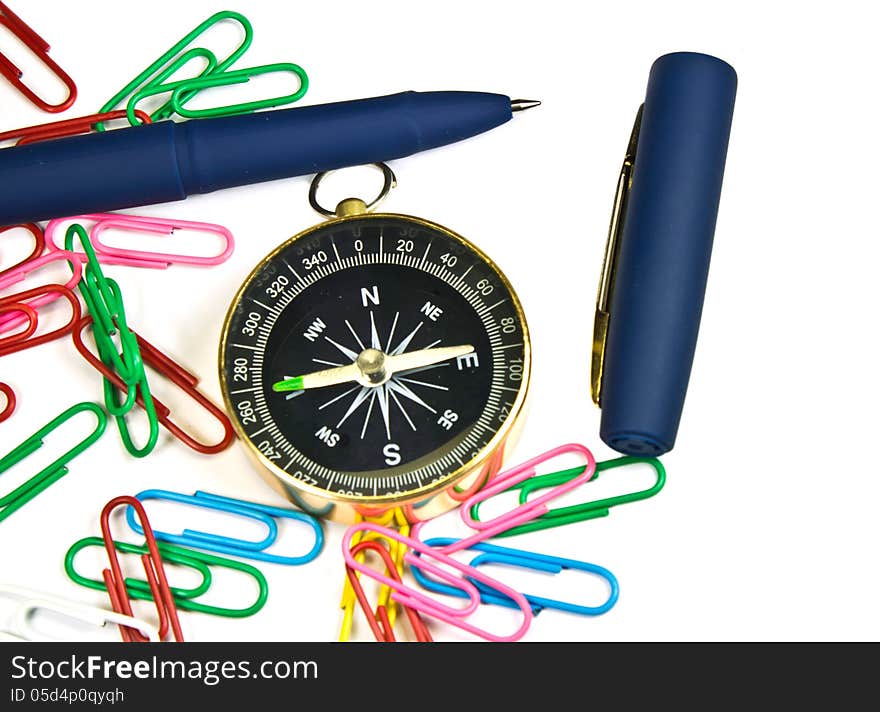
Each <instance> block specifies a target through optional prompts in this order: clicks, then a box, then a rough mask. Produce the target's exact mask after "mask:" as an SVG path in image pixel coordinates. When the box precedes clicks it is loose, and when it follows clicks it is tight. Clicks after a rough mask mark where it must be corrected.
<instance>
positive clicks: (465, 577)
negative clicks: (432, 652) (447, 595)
mask: <svg viewBox="0 0 880 712" xmlns="http://www.w3.org/2000/svg"><path fill="white" fill-rule="evenodd" d="M368 531H372V532H376V533H378V534H381V535H382V536H383V537H384V538H386V539H391V540H394V541H397V542H400V543H401V544H403V545H404V546H406V547H407V548H408V549H412V550H413V552H419V553H421V554H422V556H421V557H420V556H417V555H415V554H414V553H412V552H408V553H407V554H406V555H405V556H404V561H405V562H406V563H407V564H409V565H410V567H412V568H421V569H423V570H424V571H426V572H427V573H429V574H430V575H431V576H436V577H437V578H439V579H440V580H442V581H445V582H447V583H449V584H451V585H453V586H455V587H456V588H460V589H461V590H463V591H464V593H465V597H466V598H467V599H468V603H467V604H466V605H465V606H464V607H463V608H454V607H450V606H447V605H446V604H443V603H439V602H438V601H436V600H434V599H432V598H431V597H430V596H426V595H425V594H423V593H421V592H420V591H418V590H416V589H414V588H412V587H410V586H407V585H405V584H403V583H401V582H399V581H397V580H395V579H394V578H391V577H390V576H386V575H385V574H383V573H380V572H379V571H376V570H375V569H373V568H371V567H369V566H366V565H365V564H363V563H362V562H360V561H358V560H357V558H356V557H355V556H354V555H353V554H352V553H351V547H352V545H351V539H352V537H353V536H354V535H355V534H356V533H357V532H368ZM342 555H343V556H344V557H345V563H346V564H347V565H349V566H350V567H351V568H353V569H355V570H356V571H359V572H360V573H362V574H364V575H365V576H368V577H369V578H372V579H375V580H376V581H379V583H382V584H385V585H387V586H390V587H391V588H392V589H393V591H394V593H392V594H391V597H392V599H393V600H395V601H397V602H398V603H400V604H403V605H405V606H408V607H409V608H411V609H413V610H416V611H418V612H420V613H422V614H424V615H428V616H431V617H433V618H437V619H439V620H442V621H445V622H446V623H449V624H450V625H453V626H456V627H457V628H461V629H462V630H465V631H467V632H469V633H472V634H473V635H477V636H479V637H481V638H484V639H486V640H492V641H495V642H514V641H516V640H519V639H520V638H522V637H523V636H524V635H525V634H526V631H528V629H529V625H530V624H531V622H532V609H531V606H530V605H529V602H528V601H526V599H525V598H524V597H523V595H522V594H521V593H519V592H517V591H514V590H513V589H512V588H510V587H509V586H506V585H505V584H503V583H500V582H499V581H496V580H495V579H493V578H490V577H489V576H487V575H486V574H484V573H482V572H481V571H478V570H477V569H475V568H473V567H471V566H467V565H466V564H463V563H461V562H460V561H456V560H455V559H453V558H451V557H449V556H447V555H446V554H444V553H443V552H442V551H440V550H438V549H434V548H432V547H430V546H426V545H425V544H424V543H422V542H420V541H418V540H417V539H411V538H409V537H406V536H403V535H402V534H400V533H399V532H396V531H394V530H393V529H388V528H387V527H383V526H380V525H378V524H372V523H370V522H361V523H359V524H355V525H353V526H351V527H349V528H348V529H347V530H346V532H345V534H344V535H343V537H342ZM425 557H430V558H432V559H434V560H435V561H437V562H438V563H440V564H443V565H444V566H446V567H448V568H451V569H454V570H455V571H457V572H459V573H460V574H461V577H459V576H456V575H455V574H452V573H450V572H449V571H448V570H446V569H443V568H440V567H439V566H438V565H436V564H434V563H431V562H429V561H426V560H425ZM474 579H475V580H477V581H482V582H483V583H485V584H486V585H487V586H489V587H490V588H492V589H494V590H496V591H498V592H499V593H501V594H503V595H505V596H508V597H509V598H511V599H512V600H513V601H514V603H516V605H517V607H518V608H519V609H520V611H522V614H523V620H522V622H521V623H520V625H519V627H518V628H517V629H516V630H515V631H514V632H513V633H510V634H508V635H497V634H496V633H493V632H491V631H487V630H483V629H482V628H478V627H477V626H475V625H473V624H472V623H470V622H468V620H467V617H468V616H470V615H471V614H472V613H473V612H474V611H476V610H477V608H478V607H479V605H480V591H479V589H477V588H476V586H475V585H474V584H473V580H474Z"/></svg>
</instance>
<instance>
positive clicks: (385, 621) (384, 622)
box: [345, 541, 434, 643]
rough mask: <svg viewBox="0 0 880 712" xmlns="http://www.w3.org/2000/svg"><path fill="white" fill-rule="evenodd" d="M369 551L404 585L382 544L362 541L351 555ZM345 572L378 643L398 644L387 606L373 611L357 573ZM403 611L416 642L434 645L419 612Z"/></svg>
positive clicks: (405, 607) (381, 605)
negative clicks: (375, 554)
mask: <svg viewBox="0 0 880 712" xmlns="http://www.w3.org/2000/svg"><path fill="white" fill-rule="evenodd" d="M368 549H369V550H370V551H373V552H375V553H377V554H378V555H379V557H380V558H381V559H382V561H383V562H384V563H385V573H386V574H387V575H388V576H391V577H392V578H394V579H395V580H396V581H399V582H400V583H403V579H402V578H401V576H400V573H399V572H398V570H397V565H396V563H395V561H394V559H393V558H392V557H391V554H390V553H389V552H388V549H386V548H385V547H384V546H382V544H380V543H378V542H376V541H362V542H360V543H359V544H355V545H354V546H353V547H352V550H351V554H352V556H354V557H357V556H358V555H359V554H361V553H362V552H364V551H366V550H368ZM345 572H346V575H347V578H348V582H349V585H351V587H352V589H353V591H354V594H355V596H356V597H357V601H358V603H359V604H360V606H361V609H362V610H363V612H364V615H365V616H366V618H367V622H368V623H369V625H370V630H372V631H373V635H374V636H375V638H376V641H377V642H379V643H394V642H397V638H396V637H395V636H394V626H393V624H392V622H391V620H390V619H389V618H388V610H387V608H386V606H385V605H383V604H382V603H379V604H378V605H377V606H376V610H375V611H373V610H372V607H371V606H370V602H369V601H368V600H367V594H366V593H364V588H363V586H362V585H361V582H360V579H359V578H358V575H357V573H356V572H355V571H354V569H352V568H351V567H350V566H348V565H346V567H345ZM403 609H404V611H405V612H406V616H407V618H409V622H410V625H411V626H412V629H413V633H415V636H416V640H417V641H418V642H420V643H433V642H434V639H433V638H432V637H431V632H430V631H429V630H428V628H427V626H426V625H425V622H424V621H423V620H422V617H421V616H420V615H419V614H418V612H417V611H414V610H412V609H411V608H409V607H408V606H404V607H403Z"/></svg>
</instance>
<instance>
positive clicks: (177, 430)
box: [73, 316, 235, 455]
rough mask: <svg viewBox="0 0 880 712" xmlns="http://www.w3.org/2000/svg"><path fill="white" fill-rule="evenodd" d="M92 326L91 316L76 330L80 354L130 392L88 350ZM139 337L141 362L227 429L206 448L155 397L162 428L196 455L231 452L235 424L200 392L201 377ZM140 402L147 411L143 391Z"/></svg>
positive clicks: (154, 401)
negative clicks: (87, 331)
mask: <svg viewBox="0 0 880 712" xmlns="http://www.w3.org/2000/svg"><path fill="white" fill-rule="evenodd" d="M91 323H92V317H90V316H87V317H85V318H84V319H82V320H80V322H79V324H78V325H77V327H76V328H75V329H74V330H73V343H74V345H75V346H76V349H77V351H79V352H80V354H82V356H83V358H84V359H85V360H86V361H88V362H89V363H90V364H91V365H92V367H93V368H94V369H95V370H96V371H98V372H99V373H100V374H101V375H102V376H104V378H106V379H107V380H108V381H110V382H111V383H112V384H113V385H114V386H116V387H117V388H119V389H120V390H121V391H123V392H124V391H126V390H127V389H126V385H125V384H124V383H123V381H122V379H121V378H119V376H118V375H117V374H116V373H114V372H113V371H111V370H110V369H108V368H107V367H106V366H105V365H104V364H103V363H101V360H100V359H99V358H98V357H97V356H95V354H93V353H92V352H91V351H89V349H88V348H86V345H85V342H84V341H83V338H82V332H83V331H84V330H85V328H86V327H87V326H89V325H90V324H91ZM135 336H136V337H137V341H138V346H140V351H141V358H143V361H144V365H146V366H149V367H150V368H152V369H153V370H154V371H156V372H157V373H159V374H161V375H163V376H164V377H165V378H167V379H168V380H169V381H171V383H173V384H174V385H176V386H177V387H178V388H179V389H180V390H181V391H183V392H184V393H186V394H187V395H188V396H189V397H190V398H192V399H193V400H194V401H195V402H196V403H198V404H199V405H200V406H202V408H204V409H205V410H206V411H208V413H210V414H211V415H212V416H213V417H214V418H215V419H216V420H217V422H218V423H220V425H222V426H223V439H222V440H220V442H218V443H215V444H213V445H206V444H205V443H202V442H200V441H198V440H196V439H195V438H194V437H193V436H192V435H190V434H189V433H187V432H186V431H184V430H183V429H182V428H181V427H180V426H178V425H177V424H175V423H174V422H173V421H172V420H171V409H170V408H169V407H168V406H166V405H165V404H164V403H162V402H161V401H160V400H159V399H158V398H156V397H155V395H154V396H153V405H154V406H155V408H156V415H157V416H158V419H159V422H160V423H161V424H162V426H163V427H164V428H165V429H166V430H168V432H170V433H171V434H172V435H173V436H174V437H176V438H177V439H178V440H180V442H182V443H183V444H184V445H187V446H188V447H190V448H192V449H193V450H195V451H196V452H200V453H202V454H203V455H216V454H217V453H218V452H222V451H223V450H225V449H226V448H228V447H229V446H230V445H231V444H232V441H233V440H234V439H235V433H234V431H233V430H232V423H230V422H229V418H228V417H227V416H226V413H224V412H223V411H222V410H221V409H220V408H218V407H217V406H216V405H214V404H213V403H212V402H211V401H210V400H209V399H208V398H207V396H205V395H204V394H202V393H201V392H200V391H199V390H198V388H197V386H198V384H199V379H198V377H196V376H194V375H193V374H191V373H190V372H189V371H187V370H185V369H184V368H183V367H182V366H181V365H180V364H178V363H177V362H175V361H174V360H172V359H171V358H169V357H168V356H166V355H165V354H164V353H162V352H161V351H159V349H157V348H156V347H155V346H153V345H152V344H151V343H150V342H149V341H147V340H146V339H144V338H143V337H142V336H140V335H138V334H137V333H135ZM136 402H137V404H138V405H139V406H140V407H141V408H143V407H144V403H143V399H142V397H141V395H140V391H139V392H138V396H137V398H136Z"/></svg>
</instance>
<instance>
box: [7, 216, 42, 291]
mask: <svg viewBox="0 0 880 712" xmlns="http://www.w3.org/2000/svg"><path fill="white" fill-rule="evenodd" d="M16 228H23V229H25V230H27V231H28V232H30V233H31V235H33V237H34V251H33V252H31V253H30V254H29V255H28V256H27V257H25V258H24V259H23V260H22V261H21V262H16V263H15V264H14V265H12V266H11V267H4V268H2V269H0V278H2V277H3V275H5V274H6V273H7V272H12V271H13V270H16V269H18V268H19V267H23V266H24V265H26V264H27V263H28V262H30V261H31V260H35V259H37V257H39V256H40V255H42V254H43V250H44V249H46V238H45V237H44V235H43V230H42V228H40V226H39V225H35V224H34V223H23V224H21V225H10V226H9V227H0V235H3V234H4V233H6V232H9V231H10V230H15V229H16Z"/></svg>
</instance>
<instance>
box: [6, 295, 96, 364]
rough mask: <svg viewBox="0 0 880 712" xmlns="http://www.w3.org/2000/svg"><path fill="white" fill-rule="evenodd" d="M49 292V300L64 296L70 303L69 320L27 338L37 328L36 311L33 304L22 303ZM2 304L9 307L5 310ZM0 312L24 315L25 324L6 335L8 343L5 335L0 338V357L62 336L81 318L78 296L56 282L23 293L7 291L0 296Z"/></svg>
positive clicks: (71, 329)
mask: <svg viewBox="0 0 880 712" xmlns="http://www.w3.org/2000/svg"><path fill="white" fill-rule="evenodd" d="M50 294H51V295H53V296H52V299H57V298H58V297H64V298H65V299H66V300H67V301H68V302H69V303H70V321H68V322H67V323H66V324H65V325H64V326H62V327H59V328H58V329H55V330H54V331H49V332H47V333H45V334H40V335H39V336H34V337H33V338H31V336H32V335H33V333H34V332H35V331H36V329H37V314H36V310H35V309H34V306H35V305H34V304H33V303H30V304H28V303H25V302H26V301H27V300H29V299H33V298H34V297H36V298H40V297H43V296H48V295H50ZM5 307H12V308H10V309H7V308H5ZM2 312H20V313H22V314H24V315H25V316H26V317H27V320H28V322H29V323H28V327H27V329H25V331H23V332H19V333H17V334H14V335H13V336H11V337H7V338H8V340H9V342H7V338H4V339H3V340H0V356H6V355H8V354H14V353H15V352H17V351H24V350H25V349H30V348H33V347H34V346H39V345H40V344H45V343H47V342H49V341H53V340H54V339H58V338H60V337H62V336H66V335H67V334H70V333H71V332H73V330H74V327H75V326H76V324H77V322H79V320H80V318H81V317H82V309H81V307H80V305H79V298H78V297H77V296H76V294H74V293H73V292H71V291H70V290H69V289H68V288H67V287H62V286H61V285H60V284H44V285H43V286H42V287H35V288H34V289H29V290H28V291H26V292H19V293H18V294H10V295H9V296H8V297H3V298H2V299H0V313H2Z"/></svg>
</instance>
